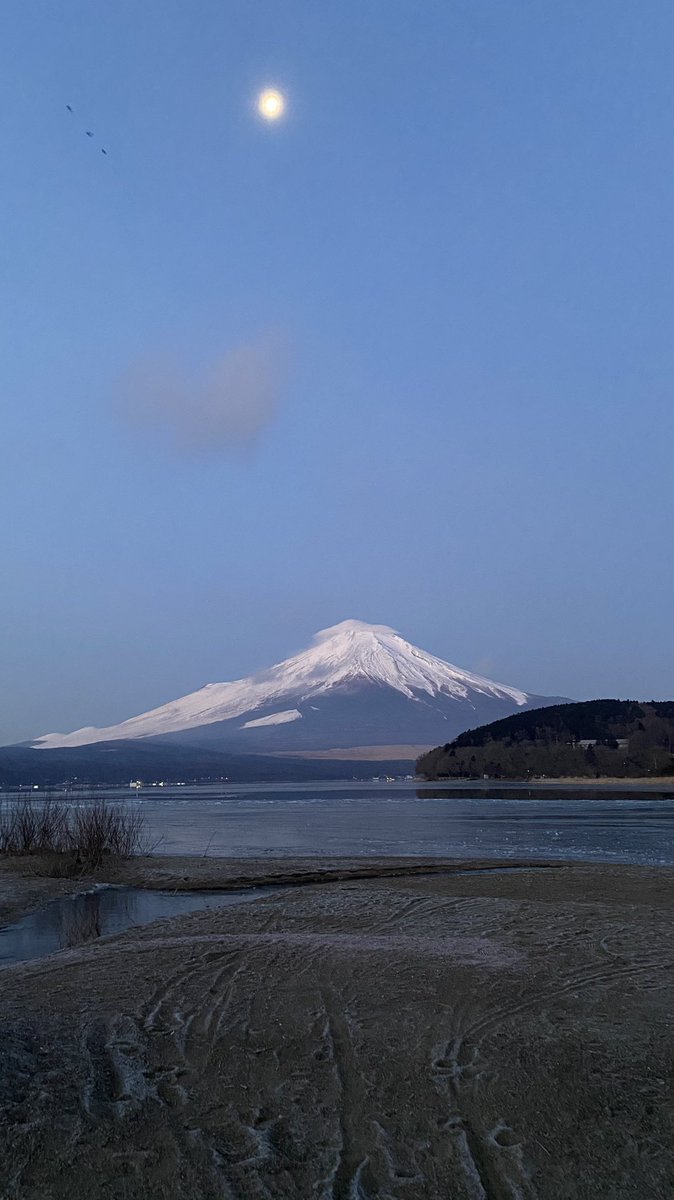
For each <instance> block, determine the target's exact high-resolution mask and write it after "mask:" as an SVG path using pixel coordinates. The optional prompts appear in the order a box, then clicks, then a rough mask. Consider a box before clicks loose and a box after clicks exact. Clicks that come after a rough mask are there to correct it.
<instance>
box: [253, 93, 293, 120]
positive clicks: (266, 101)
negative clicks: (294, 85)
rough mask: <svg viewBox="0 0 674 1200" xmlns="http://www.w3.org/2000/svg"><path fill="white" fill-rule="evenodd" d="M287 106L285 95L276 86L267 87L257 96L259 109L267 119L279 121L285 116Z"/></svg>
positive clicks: (261, 114)
mask: <svg viewBox="0 0 674 1200" xmlns="http://www.w3.org/2000/svg"><path fill="white" fill-rule="evenodd" d="M285 106H286V102H285V97H284V96H283V93H282V92H278V91H277V90H276V88H265V89H264V91H263V92H260V94H259V96H258V98H257V111H258V112H259V114H260V116H261V117H263V118H264V120H265V121H278V119H279V117H282V116H283V111H284V109H285Z"/></svg>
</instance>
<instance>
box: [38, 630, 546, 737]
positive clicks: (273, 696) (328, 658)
mask: <svg viewBox="0 0 674 1200" xmlns="http://www.w3.org/2000/svg"><path fill="white" fill-rule="evenodd" d="M368 688H369V689H378V691H377V693H376V694H377V695H378V696H381V695H383V694H384V692H383V691H382V689H384V690H385V693H386V694H387V695H390V696H391V697H393V696H396V695H397V696H398V697H399V700H402V699H403V698H405V699H406V700H407V701H411V702H413V703H412V707H413V708H414V707H416V706H415V704H414V702H419V701H421V702H423V703H425V704H432V705H433V707H434V708H436V709H437V708H438V707H442V709H443V710H444V709H445V708H446V706H447V702H451V701H454V702H457V703H458V704H459V705H461V706H463V707H465V708H466V709H467V710H471V711H475V710H476V709H477V708H478V706H479V705H480V703H481V702H484V703H496V704H499V705H504V706H506V708H507V710H508V711H513V710H514V709H516V708H519V707H522V706H524V705H527V704H528V703H529V702H530V697H529V696H528V695H527V693H526V692H523V691H520V690H519V689H518V688H513V687H508V686H506V685H505V684H500V683H494V682H493V680H490V679H485V678H483V677H482V676H480V675H474V674H472V673H471V672H469V671H463V670H461V668H459V667H455V666H453V665H452V664H451V663H447V662H443V660H442V659H440V658H436V657H435V656H434V655H432V654H427V653H426V652H425V651H424V650H420V649H419V648H418V647H417V646H413V645H412V644H411V643H410V642H408V641H406V640H405V639H404V638H403V637H401V635H400V634H399V633H397V632H396V631H395V630H394V629H391V628H389V626H388V625H368V624H366V623H365V622H364V621H357V620H348V621H342V622H341V623H340V624H339V625H333V626H331V627H330V628H328V629H323V630H321V631H320V632H319V633H317V634H316V636H315V637H314V639H313V641H312V644H311V645H310V646H309V648H308V649H306V650H303V651H302V652H301V653H300V654H296V655H294V656H293V657H291V658H287V659H285V660H284V661H283V662H281V663H278V664H277V665H276V666H273V667H271V668H270V669H269V670H267V671H263V672H261V673H259V674H257V675H252V676H249V677H247V678H244V679H237V680H234V681H233V682H230V683H210V684H207V685H206V686H205V687H203V688H200V690H199V691H197V692H192V693H191V694H190V695H187V696H183V697H182V698H181V699H179V700H175V701H172V702H171V703H169V704H164V705H162V706H161V707H159V708H155V709H152V710H151V711H150V712H146V713H141V715H140V716H137V717H132V718H131V719H130V720H128V721H122V722H121V723H120V724H119V725H111V726H107V727H105V728H95V727H92V726H89V727H87V728H84V729H78V730H76V731H75V732H74V733H70V734H60V733H51V734H46V735H45V736H43V737H41V738H39V739H38V740H37V741H36V742H35V743H34V745H35V746H36V747H37V748H39V749H54V748H57V747H66V746H84V745H88V744H91V743H94V742H103V741H115V740H120V739H126V738H143V737H159V736H165V735H167V734H180V733H184V732H186V731H189V730H197V729H200V728H201V727H203V726H209V725H214V724H217V723H223V722H227V723H232V724H233V726H234V728H235V729H236V730H237V731H240V730H247V731H260V730H265V729H267V728H268V727H270V726H272V727H273V726H280V725H290V724H291V723H292V725H293V727H294V726H296V725H299V724H300V723H302V724H305V722H304V721H303V720H302V718H303V716H304V714H303V712H302V711H301V708H302V704H303V703H305V702H308V701H310V700H312V699H313V700H315V701H320V700H321V699H322V700H323V701H324V702H325V701H326V699H328V700H329V699H330V698H334V697H335V696H339V697H348V696H349V695H351V694H353V693H355V692H357V691H358V692H363V691H364V689H368ZM374 694H375V693H374V691H373V692H372V695H373V696H374ZM372 704H374V705H375V706H376V701H375V700H374V699H373V700H372ZM455 707H456V705H455V704H451V703H450V708H451V709H452V710H454V708H455ZM309 708H310V709H313V711H315V712H318V709H317V708H315V707H314V706H313V705H310V706H309ZM307 711H308V710H307ZM504 715H505V712H504ZM239 718H241V720H238V719H239ZM469 724H470V722H468V723H467V724H464V728H467V727H468V726H469ZM247 736H248V737H249V738H250V737H251V736H254V735H251V733H250V732H249V733H248V735H247Z"/></svg>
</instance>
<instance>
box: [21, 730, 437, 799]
mask: <svg viewBox="0 0 674 1200" xmlns="http://www.w3.org/2000/svg"><path fill="white" fill-rule="evenodd" d="M413 769H414V764H413V762H412V761H411V760H410V759H402V760H401V759H390V760H387V761H383V762H382V761H377V762H376V763H374V762H370V761H362V762H360V761H353V760H341V761H339V760H337V761H332V760H327V759H320V760H305V759H301V758H297V759H295V758H286V757H282V758H280V757H279V758H274V757H271V756H269V757H265V756H263V755H254V754H250V755H245V754H239V755H234V754H221V753H218V752H217V751H214V750H208V749H205V748H203V747H198V746H175V745H168V744H165V743H163V742H162V741H161V740H157V739H153V740H152V741H129V742H99V743H97V744H95V745H93V746H81V747H76V748H72V749H66V750H31V749H28V748H25V747H23V746H8V747H5V748H3V749H0V787H2V788H5V789H12V788H18V787H32V786H34V785H36V784H37V785H38V787H42V788H43V787H48V788H57V787H62V786H63V785H64V784H74V785H77V786H83V785H88V784H90V785H93V786H102V785H105V784H109V785H111V786H114V785H118V784H128V783H129V782H130V780H132V779H141V780H143V782H146V783H153V782H155V781H160V780H162V781H164V782H165V783H182V782H189V783H192V782H194V781H199V782H208V781H212V782H216V781H219V780H222V779H227V780H231V781H234V782H241V783H243V782H247V781H253V780H262V781H269V782H272V781H278V782H283V781H286V780H287V781H288V782H301V781H303V780H310V779H353V778H354V777H356V778H366V779H367V778H370V777H371V776H372V775H373V774H376V775H378V774H389V775H406V774H409V773H410V772H411V771H412V770H413Z"/></svg>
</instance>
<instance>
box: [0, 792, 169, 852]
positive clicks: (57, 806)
mask: <svg viewBox="0 0 674 1200" xmlns="http://www.w3.org/2000/svg"><path fill="white" fill-rule="evenodd" d="M145 829H146V824H145V818H144V817H143V815H142V813H141V812H140V811H139V810H137V809H131V808H127V807H126V806H125V805H121V804H109V803H108V802H107V801H106V800H95V801H94V802H93V803H90V804H83V805H81V806H80V807H77V808H75V807H73V806H72V805H69V804H67V803H66V802H65V801H63V800H61V799H55V798H54V797H51V796H48V797H46V798H45V799H44V800H42V799H40V800H36V799H34V798H33V797H32V796H31V797H25V798H23V799H21V800H19V801H18V802H12V801H11V800H10V801H5V803H4V805H3V806H2V807H1V808H0V853H5V854H54V855H70V856H72V857H73V858H74V859H75V861H76V862H77V863H82V864H85V865H86V866H88V867H98V866H100V865H101V863H102V862H103V859H104V858H105V857H108V856H111V857H114V858H130V857H131V856H132V855H134V854H142V853H144V852H146V850H147V842H146V835H145Z"/></svg>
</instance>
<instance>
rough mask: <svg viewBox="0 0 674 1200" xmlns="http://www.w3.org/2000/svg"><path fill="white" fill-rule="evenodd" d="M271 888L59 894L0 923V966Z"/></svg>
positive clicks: (234, 901) (115, 889) (256, 895)
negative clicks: (9, 920)
mask: <svg viewBox="0 0 674 1200" xmlns="http://www.w3.org/2000/svg"><path fill="white" fill-rule="evenodd" d="M271 890H272V889H271V888H265V887H252V888H246V889H242V890H240V891H232V892H159V891H152V890H150V889H149V888H132V887H113V886H103V887H96V888H92V890H91V891H88V892H79V893H77V894H76V895H74V896H61V897H60V898H59V899H58V900H50V901H49V903H48V904H45V905H44V907H42V908H39V909H37V910H36V911H35V912H32V913H28V915H27V916H25V917H22V918H21V920H19V921H16V922H15V923H14V924H12V925H4V926H0V967H8V966H12V964H14V963H18V962H27V961H29V960H30V959H33V958H43V957H44V956H45V955H46V954H53V953H54V952H55V951H57V950H67V949H73V948H74V947H76V946H84V945H86V944H87V943H88V942H93V941H96V939H97V938H101V937H105V936H106V935H108V934H112V933H123V932H124V930H125V929H131V928H133V927H134V926H135V925H149V924H150V922H151V921H158V920H160V919H161V918H162V917H176V916H184V915H185V914H186V913H190V912H197V911H199V910H201V909H206V908H225V907H226V906H227V905H230V904H242V903H245V902H246V901H250V900H257V899H258V898H259V897H260V896H266V895H268V893H269V892H270V891H271Z"/></svg>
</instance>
